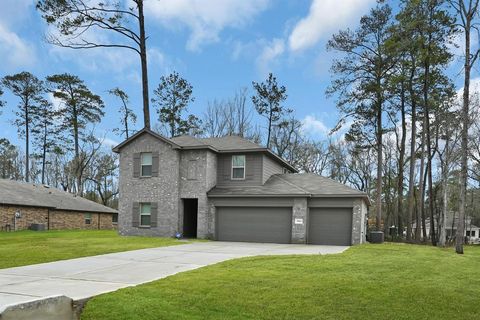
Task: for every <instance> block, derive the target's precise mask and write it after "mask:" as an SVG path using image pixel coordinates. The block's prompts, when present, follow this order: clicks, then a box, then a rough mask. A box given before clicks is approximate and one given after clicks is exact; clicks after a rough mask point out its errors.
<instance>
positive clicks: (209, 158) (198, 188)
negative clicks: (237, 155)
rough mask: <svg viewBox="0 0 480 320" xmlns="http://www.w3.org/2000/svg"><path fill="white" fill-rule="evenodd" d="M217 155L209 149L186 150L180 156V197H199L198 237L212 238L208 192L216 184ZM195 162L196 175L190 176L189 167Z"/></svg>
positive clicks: (181, 219) (181, 222) (180, 212)
mask: <svg viewBox="0 0 480 320" xmlns="http://www.w3.org/2000/svg"><path fill="white" fill-rule="evenodd" d="M216 159H217V158H216V156H215V154H213V153H212V152H211V151H208V150H186V151H182V153H181V156H180V168H179V170H180V198H181V199H188V198H196V199H198V211H197V212H198V218H197V238H211V237H212V234H211V232H210V226H209V222H210V220H211V218H210V215H209V210H208V209H209V203H208V198H207V192H208V191H209V190H210V189H211V188H213V187H214V186H215V184H216V171H217V163H216ZM189 163H190V166H191V165H192V163H194V164H195V166H196V168H195V172H196V175H195V177H189V176H188V168H189ZM179 217H180V219H179V230H183V205H182V203H181V204H180V207H179Z"/></svg>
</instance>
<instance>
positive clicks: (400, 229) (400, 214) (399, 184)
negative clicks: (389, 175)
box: [397, 83, 407, 237]
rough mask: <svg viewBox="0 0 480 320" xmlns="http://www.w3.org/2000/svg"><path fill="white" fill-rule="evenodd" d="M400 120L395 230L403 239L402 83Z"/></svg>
mask: <svg viewBox="0 0 480 320" xmlns="http://www.w3.org/2000/svg"><path fill="white" fill-rule="evenodd" d="M400 112H401V118H402V133H401V138H400V140H401V141H400V155H399V159H398V180H397V230H398V233H399V235H400V236H401V237H403V180H404V166H405V145H406V139H407V121H406V113H405V88H404V83H402V90H401V108H400Z"/></svg>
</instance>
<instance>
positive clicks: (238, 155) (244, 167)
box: [230, 154, 247, 180]
mask: <svg viewBox="0 0 480 320" xmlns="http://www.w3.org/2000/svg"><path fill="white" fill-rule="evenodd" d="M234 157H243V166H234V165H233V158H234ZM246 167H247V157H246V156H245V155H244V154H236V155H233V156H232V169H231V175H230V177H231V179H232V180H245V173H246V171H247V169H246ZM240 168H242V169H243V178H234V177H233V169H240Z"/></svg>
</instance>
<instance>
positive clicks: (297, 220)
mask: <svg viewBox="0 0 480 320" xmlns="http://www.w3.org/2000/svg"><path fill="white" fill-rule="evenodd" d="M295 224H303V219H301V218H300V219H295Z"/></svg>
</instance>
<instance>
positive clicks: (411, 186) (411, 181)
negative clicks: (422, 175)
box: [407, 66, 419, 241]
mask: <svg viewBox="0 0 480 320" xmlns="http://www.w3.org/2000/svg"><path fill="white" fill-rule="evenodd" d="M414 77H415V67H414V66H412V69H411V72H410V79H409V92H410V97H411V100H412V119H411V122H412V132H411V138H410V172H409V178H408V221H407V241H412V223H413V212H414V210H415V169H416V148H415V147H416V140H417V105H416V101H415V91H414V88H413V79H414ZM418 222H419V221H418V219H417V221H416V223H417V228H418V225H419V224H418Z"/></svg>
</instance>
